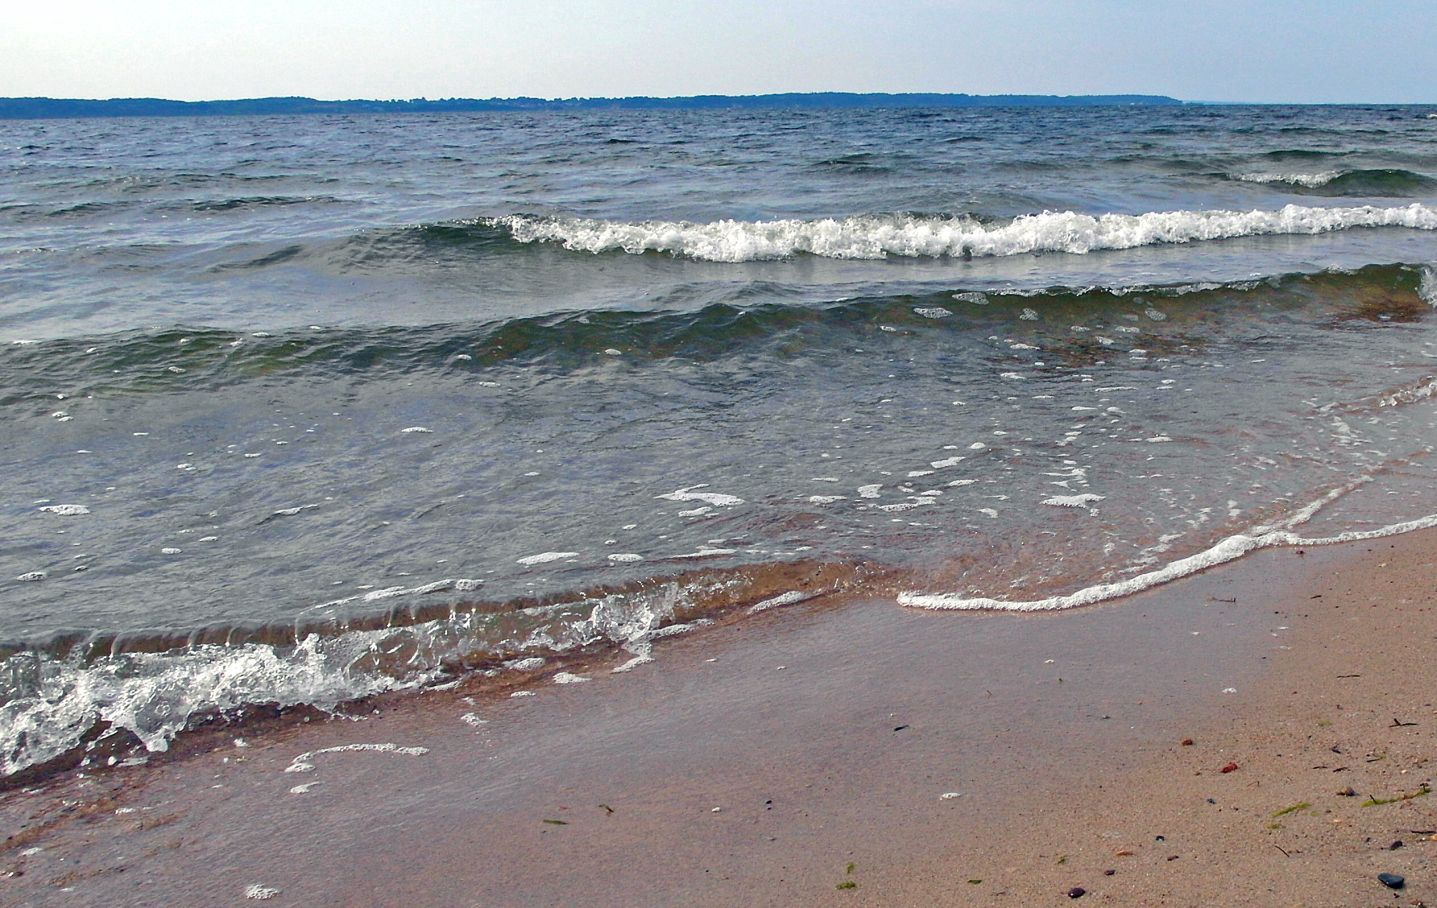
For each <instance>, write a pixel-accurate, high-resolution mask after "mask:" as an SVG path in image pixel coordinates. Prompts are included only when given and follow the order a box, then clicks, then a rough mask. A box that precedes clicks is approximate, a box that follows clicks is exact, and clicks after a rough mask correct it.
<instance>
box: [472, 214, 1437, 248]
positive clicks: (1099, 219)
mask: <svg viewBox="0 0 1437 908" xmlns="http://www.w3.org/2000/svg"><path fill="white" fill-rule="evenodd" d="M488 223H490V224H492V225H494V226H497V227H502V228H504V229H505V230H507V231H508V232H509V234H510V235H511V236H512V237H513V238H514V239H515V240H516V241H518V242H520V243H556V244H559V245H562V246H563V247H564V248H566V249H569V250H572V251H575V252H590V253H601V252H618V251H621V252H626V253H630V254H639V253H644V252H667V253H670V254H672V255H677V256H685V257H688V258H693V259H700V260H704V261H713V262H750V261H762V260H771V259H783V258H788V257H790V256H793V255H799V254H806V255H815V256H820V257H823V258H836V259H883V258H888V257H890V256H899V257H934V258H937V257H974V256H1007V255H1023V254H1028V253H1037V252H1065V253H1073V254H1083V253H1088V252H1096V251H1099V250H1105V249H1132V248H1135V247H1139V246H1154V245H1161V244H1171V243H1191V242H1197V241H1201V240H1218V239H1228V238H1232V237H1246V236H1276V235H1316V234H1320V233H1331V232H1334V231H1339V230H1351V229H1355V228H1372V227H1402V228H1407V229H1412V230H1437V208H1432V207H1429V206H1426V205H1422V204H1419V203H1413V204H1411V205H1404V206H1399V207H1392V208H1379V207H1376V206H1372V205H1363V206H1357V207H1331V208H1319V207H1308V206H1302V205H1287V206H1285V207H1283V208H1281V209H1278V210H1276V211H1262V210H1255V211H1162V212H1148V213H1145V214H1136V215H1133V214H1102V215H1088V214H1079V213H1077V212H1072V211H1061V212H1055V211H1046V212H1043V213H1042V214H1033V215H1024V216H1021V217H1017V218H1014V219H1013V220H1011V221H1008V222H1007V223H1002V224H985V223H982V222H980V221H978V220H976V219H974V218H972V217H968V216H961V217H952V218H941V217H913V216H878V215H866V216H860V217H846V218H821V219H817V220H775V221H735V220H721V221H712V222H709V223H704V224H699V223H692V222H688V221H642V222H625V221H608V220H599V219H594V218H573V217H535V216H530V215H509V216H506V217H502V218H495V219H492V220H490V221H488Z"/></svg>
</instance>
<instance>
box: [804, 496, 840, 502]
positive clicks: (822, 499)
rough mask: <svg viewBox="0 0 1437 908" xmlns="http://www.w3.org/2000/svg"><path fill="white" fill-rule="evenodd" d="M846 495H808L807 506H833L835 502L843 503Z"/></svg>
mask: <svg viewBox="0 0 1437 908" xmlns="http://www.w3.org/2000/svg"><path fill="white" fill-rule="evenodd" d="M847 497H848V496H847V495H810V496H808V503H809V504H833V503H834V502H835V501H843V500H844V499H846V498H847Z"/></svg>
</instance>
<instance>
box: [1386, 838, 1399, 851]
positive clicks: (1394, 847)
mask: <svg viewBox="0 0 1437 908" xmlns="http://www.w3.org/2000/svg"><path fill="white" fill-rule="evenodd" d="M1401 847H1402V840H1401V839H1398V840H1397V841H1395V842H1393V843H1392V844H1391V845H1388V846H1387V850H1388V851H1396V850H1397V849H1399V848H1401Z"/></svg>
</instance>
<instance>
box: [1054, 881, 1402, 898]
mask: <svg viewBox="0 0 1437 908" xmlns="http://www.w3.org/2000/svg"><path fill="white" fill-rule="evenodd" d="M1398 879H1401V877H1398ZM1087 894H1088V890H1086V889H1084V888H1083V887H1082V886H1074V887H1073V888H1072V889H1069V890H1068V898H1070V899H1080V898H1082V897H1083V896H1085V895H1087Z"/></svg>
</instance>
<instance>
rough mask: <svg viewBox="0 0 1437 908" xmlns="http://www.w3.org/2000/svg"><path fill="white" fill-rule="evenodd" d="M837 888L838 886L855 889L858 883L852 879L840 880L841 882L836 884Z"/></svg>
mask: <svg viewBox="0 0 1437 908" xmlns="http://www.w3.org/2000/svg"><path fill="white" fill-rule="evenodd" d="M838 888H839V889H857V888H858V884H857V883H855V882H853V880H844V881H843V882H841V883H839V884H838Z"/></svg>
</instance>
